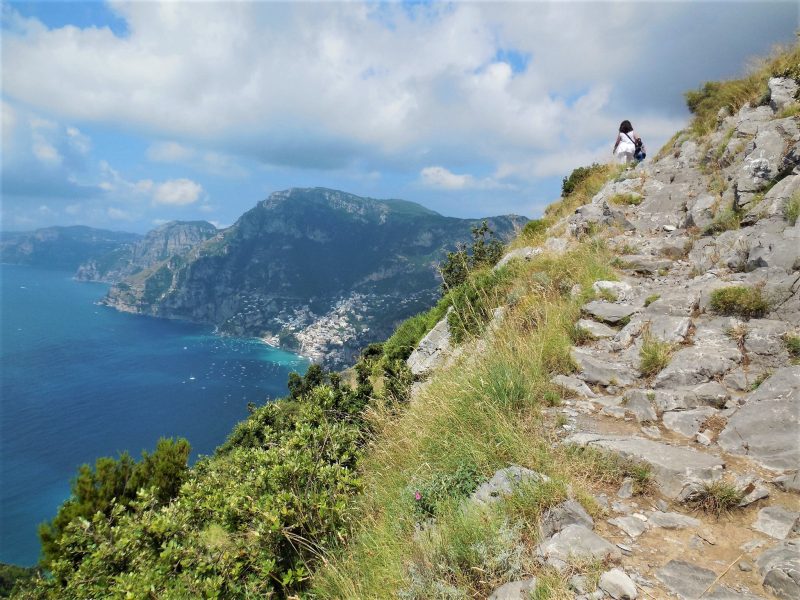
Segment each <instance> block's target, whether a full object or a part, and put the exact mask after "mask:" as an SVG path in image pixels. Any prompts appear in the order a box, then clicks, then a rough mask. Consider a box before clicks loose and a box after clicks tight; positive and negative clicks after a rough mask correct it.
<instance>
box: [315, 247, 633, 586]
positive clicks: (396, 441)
mask: <svg viewBox="0 0 800 600" xmlns="http://www.w3.org/2000/svg"><path fill="white" fill-rule="evenodd" d="M609 261H610V254H609V253H608V252H607V251H606V250H605V248H604V247H603V245H602V244H601V243H599V242H587V243H585V244H583V245H581V246H580V247H579V249H578V250H576V251H574V252H571V253H568V254H566V255H564V256H562V257H559V258H552V257H547V256H546V255H543V256H540V257H538V258H537V259H535V260H533V261H531V262H529V263H523V264H521V265H520V266H519V267H518V269H519V270H518V271H516V272H515V274H514V275H515V283H516V285H517V286H521V287H524V289H523V290H518V292H524V293H522V294H521V295H520V300H519V301H518V302H517V303H516V304H515V305H514V306H513V307H512V308H511V309H510V310H509V314H508V315H507V317H506V321H505V324H504V327H503V328H502V329H501V330H499V331H498V332H497V334H496V335H495V336H494V337H491V338H489V339H488V341H487V342H485V343H486V344H487V347H486V348H485V349H483V350H480V349H476V346H475V345H474V344H475V342H474V341H470V340H467V341H466V342H465V343H466V344H467V349H466V351H465V352H464V353H463V354H462V358H461V359H460V360H459V361H458V362H456V363H455V364H454V365H452V366H450V367H449V368H445V369H443V370H441V371H439V372H438V373H437V374H436V375H435V376H434V378H433V379H432V380H431V382H430V384H429V385H428V386H427V387H426V388H425V389H424V390H423V391H422V392H421V394H420V395H419V396H418V397H417V398H416V400H415V401H414V402H412V403H411V404H410V405H409V406H408V408H407V410H405V411H404V412H403V413H402V414H401V415H400V416H398V415H397V414H396V413H393V412H383V411H380V410H376V411H374V412H373V413H372V417H371V421H372V426H373V429H374V431H375V432H376V437H375V438H374V440H373V443H372V445H371V448H370V449H369V451H368V452H367V457H366V458H365V461H364V463H362V475H363V482H364V488H363V489H364V490H365V491H364V494H363V496H362V497H361V498H360V499H359V500H358V502H357V504H356V506H355V507H354V508H353V511H354V532H353V537H352V538H351V540H352V541H351V543H350V544H349V545H348V546H347V548H346V549H343V550H342V551H340V552H338V553H337V552H335V553H333V554H332V555H331V556H329V557H328V559H327V561H326V563H325V566H324V567H323V568H322V569H321V570H320V571H319V572H318V573H317V575H316V577H315V578H314V581H313V593H314V594H315V595H316V596H317V597H320V598H394V597H401V598H434V597H475V598H478V597H486V596H488V594H489V593H490V592H491V590H492V589H493V588H494V587H495V586H497V585H499V584H501V583H503V582H504V581H507V580H510V579H512V578H515V577H519V576H521V575H523V574H527V573H532V572H536V571H537V567H536V566H535V564H534V561H533V555H532V548H533V545H534V544H535V543H536V535H535V528H536V523H537V521H538V517H539V515H540V514H541V512H542V511H543V510H545V509H546V508H547V507H548V506H550V505H552V504H554V503H557V502H559V501H561V500H563V499H564V498H565V497H566V496H567V489H568V487H569V488H570V489H571V490H572V494H573V495H575V496H576V497H577V498H578V499H579V500H582V501H583V502H584V503H585V505H586V507H587V509H588V510H590V511H595V512H596V511H597V510H598V508H597V507H596V506H595V505H594V504H593V501H592V500H591V497H590V495H589V494H588V493H587V491H586V490H587V489H588V487H587V486H588V485H589V484H591V485H592V486H602V485H604V484H609V485H611V484H613V485H617V484H618V483H619V482H620V481H621V480H622V479H623V478H624V477H625V476H634V477H636V478H637V480H646V479H647V472H646V469H642V468H641V467H640V466H638V465H631V464H625V463H624V462H622V461H620V460H619V459H616V458H614V457H611V456H609V455H606V454H603V453H599V452H594V451H587V450H579V449H575V448H568V447H563V446H553V445H552V444H551V442H552V430H551V428H550V426H548V425H547V420H546V419H544V418H543V416H542V411H541V409H542V408H543V407H544V406H546V405H547V404H548V403H549V402H548V400H547V398H548V397H549V396H550V395H552V394H553V392H554V390H553V388H552V385H551V384H550V378H551V377H552V375H553V374H555V373H568V372H570V371H571V370H572V369H573V365H572V361H571V359H570V355H569V349H570V346H571V339H570V332H571V330H572V325H573V324H574V322H575V321H576V320H577V319H578V317H579V309H580V305H581V303H582V302H583V301H585V300H586V298H587V297H588V295H586V294H584V295H582V296H578V297H571V296H570V294H569V289H570V288H571V287H572V285H573V284H575V283H578V284H580V285H581V286H582V289H584V290H588V289H590V286H591V283H592V282H594V281H596V280H598V279H601V278H608V277H609V276H611V272H610V267H609ZM502 293H503V294H507V293H508V292H507V290H506V289H505V288H504V289H503V290H502ZM492 300H493V301H494V302H495V303H496V305H504V304H505V298H504V297H496V298H493V299H492ZM510 464H517V465H521V466H525V467H528V468H531V469H533V470H535V471H538V472H541V473H545V474H547V475H549V476H550V477H551V481H550V483H548V484H547V485H545V486H542V485H532V486H530V487H527V488H525V489H520V490H518V493H517V494H516V495H515V496H513V497H512V498H511V499H509V500H507V501H504V502H498V503H496V505H495V506H493V507H491V508H489V509H483V510H479V509H477V508H475V507H471V508H466V509H465V508H464V507H465V503H464V500H465V498H466V496H467V495H468V494H469V493H470V490H472V489H474V487H475V485H476V484H477V482H478V481H480V480H484V479H486V478H488V477H489V476H491V474H492V473H493V472H494V471H495V470H496V469H499V468H502V467H506V466H508V465H510ZM442 482H447V485H443V484H442ZM421 504H424V505H425V510H424V511H421V510H420V505H421ZM431 516H433V517H435V519H436V521H435V526H433V525H430V523H429V521H428V519H429V518H430V517H431ZM501 540H502V541H503V543H502V544H499V545H498V541H501Z"/></svg>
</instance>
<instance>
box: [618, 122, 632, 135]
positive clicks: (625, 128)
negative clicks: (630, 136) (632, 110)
mask: <svg viewBox="0 0 800 600" xmlns="http://www.w3.org/2000/svg"><path fill="white" fill-rule="evenodd" d="M631 131H633V125H631V122H630V121H623V122H622V123H620V124H619V132H620V133H630V132H631Z"/></svg>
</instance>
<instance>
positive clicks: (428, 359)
mask: <svg viewBox="0 0 800 600" xmlns="http://www.w3.org/2000/svg"><path fill="white" fill-rule="evenodd" d="M450 351H451V344H450V326H449V325H448V324H447V317H445V318H444V319H442V320H441V321H439V322H438V323H437V324H436V325H435V326H434V328H433V329H431V330H430V331H429V332H428V334H427V335H426V336H425V337H424V338H422V340H421V341H420V343H419V345H418V346H417V347H416V348H415V349H414V351H413V352H412V353H411V356H409V357H408V360H407V361H406V364H407V365H408V368H409V369H411V373H412V374H413V375H415V376H417V377H421V376H424V375H427V374H428V373H430V372H431V371H433V370H434V369H435V368H436V367H438V366H439V365H440V364H442V362H443V361H444V360H445V359H446V358H447V356H448V354H450Z"/></svg>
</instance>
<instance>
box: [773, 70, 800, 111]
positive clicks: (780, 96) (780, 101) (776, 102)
mask: <svg viewBox="0 0 800 600" xmlns="http://www.w3.org/2000/svg"><path fill="white" fill-rule="evenodd" d="M768 85H769V106H770V108H772V110H774V111H775V112H779V111H781V110H783V109H784V108H786V107H788V106H791V105H792V104H794V103H795V102H797V100H796V97H797V89H798V85H797V82H796V81H795V80H794V79H792V78H791V77H771V78H770V80H769V82H768Z"/></svg>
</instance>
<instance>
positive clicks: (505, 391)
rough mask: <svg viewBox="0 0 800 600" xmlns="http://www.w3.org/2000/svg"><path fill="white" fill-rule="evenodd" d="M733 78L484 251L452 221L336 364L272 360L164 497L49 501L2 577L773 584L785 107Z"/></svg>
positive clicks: (790, 334) (742, 588)
mask: <svg viewBox="0 0 800 600" xmlns="http://www.w3.org/2000/svg"><path fill="white" fill-rule="evenodd" d="M796 53H797V49H796V48H793V49H791V50H789V51H788V52H787V53H786V55H785V56H783V57H781V56H779V57H777V58H775V59H774V60H773V62H772V63H770V64H773V65H777V66H775V67H774V69H779V68H780V66H781V65H783V64H784V61H785V60H790V58H786V56H788V57H791V56H796ZM770 68H773V67H770ZM766 72H767V73H768V74H771V75H781V74H783V72H782V71H781V72H780V73H778V72H771V71H766ZM792 77H794V78H795V79H797V76H795V75H792ZM792 82H793V80H792V79H789V80H787V81H783V82H778V83H781V85H783V84H786V85H788V86H789V87H791V84H792ZM729 83H730V82H729ZM796 83H800V81H797V82H796ZM725 85H728V84H725ZM731 85H732V84H731ZM742 85H745V84H742ZM748 85H749V84H748ZM771 85H772V88H775V89H777V84H776V83H775V82H773V83H772V84H771ZM772 88H770V89H772ZM796 89H797V88H795V90H796ZM708 94H712V92H708ZM776 97H777V94H773V96H772V97H766V98H765V99H764V100H765V102H773V103H776ZM709 102H710V100H709ZM718 102H722V101H719V100H718V99H717V100H714V103H718ZM738 102H739V100H738V96H737V97H736V99H734V100H730V101H727V100H726V101H724V102H722V104H723V105H725V106H726V107H727V108H728V110H729V112H730V113H731V114H730V115H728V116H727V117H725V116H724V115H719V116H717V114H716V113H715V115H714V119H715V121H714V125H713V127H711V128H710V129H706V126H705V125H704V124H703V123H701V121H703V120H704V119H706V118H707V114H706V113H707V112H708V111H709V110H712V109H711V108H709V107H708V106H706V105H704V107H703V108H700V107H699V104H697V103H693V102H692V101H691V100H690V102H689V104H690V107H692V108H693V109H694V110H696V111H697V112H696V119H695V121H694V122H693V125H692V126H691V127H690V128H689V130H687V131H685V132H681V133H680V134H679V135H677V136H676V137H675V139H674V140H673V142H671V144H670V145H669V147H668V148H667V149H665V151H664V152H663V153H662V157H661V158H660V159H659V160H658V161H657V162H655V163H654V164H645V165H640V166H637V167H636V168H630V169H624V168H621V167H613V166H606V165H592V166H588V167H585V168H582V169H578V170H576V171H575V172H573V173H572V174H570V175H569V176H568V177H565V180H564V186H563V189H562V192H563V197H562V198H560V199H559V200H558V201H557V202H555V203H554V204H553V205H551V206H550V207H549V208H548V209H547V210H546V211H545V214H544V216H543V218H542V219H540V220H537V221H532V222H530V223H528V224H527V225H526V226H525V228H524V229H523V231H522V232H521V233H520V235H519V236H518V238H517V239H516V240H514V241H513V242H512V243H511V244H510V245H509V247H508V248H506V251H507V252H508V254H507V255H506V256H505V257H503V258H502V259H501V260H500V261H499V262H498V260H497V259H498V258H500V254H501V253H499V252H496V251H495V249H494V246H493V245H492V244H491V240H490V238H489V237H487V234H488V232H487V231H485V230H482V229H481V228H480V227H476V228H475V229H474V230H473V240H472V243H471V245H470V246H463V247H461V248H459V249H457V251H455V252H451V253H450V254H449V255H448V258H447V260H446V261H445V262H444V263H443V264H442V265H441V269H442V271H443V273H445V274H446V278H445V280H446V281H448V282H449V283H448V285H445V286H444V287H443V289H442V290H441V291H442V295H441V298H440V300H439V302H438V303H437V304H436V305H435V306H434V307H432V308H431V309H429V310H428V311H427V312H425V313H422V314H420V315H417V316H415V317H412V318H411V319H409V320H407V321H406V322H404V323H403V324H402V325H400V327H398V328H397V330H396V331H395V333H394V335H392V336H391V337H390V338H389V339H388V340H387V341H386V342H385V343H383V344H373V345H370V346H369V347H367V348H366V349H365V350H364V351H363V352H362V354H361V356H360V359H359V360H358V362H357V363H356V365H355V367H354V369H353V370H352V372H346V373H344V374H337V373H330V372H326V371H324V370H323V369H321V368H319V367H312V368H310V369H309V371H308V372H307V373H306V374H305V375H304V376H302V377H301V376H299V375H293V376H292V377H291V378H290V380H289V390H290V394H289V396H288V397H287V398H285V399H282V400H280V401H277V402H275V403H272V404H269V405H267V406H263V407H258V408H254V410H253V412H252V414H251V415H250V417H249V418H248V419H247V420H245V421H243V422H242V423H240V424H239V425H238V426H237V427H236V428H235V430H234V431H233V432H232V433H231V435H230V436H229V438H228V440H227V441H226V442H225V443H224V444H223V445H222V446H221V447H220V448H219V449H218V450H217V452H216V453H215V454H214V455H213V456H211V457H207V458H204V459H203V460H201V461H200V462H199V463H198V464H197V465H195V466H194V467H192V468H190V469H188V470H186V471H185V472H184V471H182V470H179V471H180V473H181V477H182V478H184V479H183V483H182V484H181V486H180V489H178V490H169V491H168V492H167V493H166V496H167V497H166V498H165V494H164V493H163V490H164V488H163V485H161V484H159V483H158V481H157V480H155V479H153V480H147V479H146V483H145V484H144V485H143V486H141V487H140V488H139V489H138V490H137V494H136V496H135V497H132V498H131V497H129V496H126V499H125V500H124V501H118V500H114V499H113V498H110V497H108V496H107V495H106V496H103V495H101V497H100V500H99V503H100V504H99V505H96V510H95V512H94V514H93V515H87V514H80V515H78V516H76V517H75V518H74V519H70V520H69V522H64V521H65V519H63V518H62V519H59V517H56V521H55V522H54V523H53V527H51V528H45V531H49V532H50V538H49V540H48V542H49V544H48V549H47V556H46V562H45V565H44V566H46V567H47V568H48V569H49V570H50V573H51V574H50V576H46V577H41V578H36V579H34V580H33V581H31V582H29V583H28V584H26V586H25V588H24V589H23V590H22V591H20V592H18V593H17V595H16V597H18V598H100V597H102V598H269V597H275V598H300V597H303V598H330V599H334V598H336V599H348V600H349V599H362V598H363V599H373V598H375V599H382V598H403V599H419V600H422V599H455V598H459V599H461V598H476V599H477V598H487V597H490V598H493V599H500V598H504V599H507V600H508V599H511V598H515V599H522V598H536V599H540V600H541V599H545V598H553V599H560V598H575V597H582V598H589V597H594V598H604V597H615V598H623V597H627V598H635V597H637V595H638V593H640V592H641V593H642V594H643V595H647V596H648V597H656V598H663V597H668V596H670V595H680V596H682V597H703V596H705V595H706V594H707V593H708V596H709V597H718V598H722V597H725V598H729V597H742V598H752V597H765V596H769V597H773V596H774V597H777V598H781V599H788V598H793V597H796V592H800V585H798V584H797V583H796V582H795V580H793V579H792V576H791V573H796V571H797V568H796V566H793V565H797V564H800V555H799V554H798V548H797V542H796V533H795V532H796V530H797V529H796V525H795V524H796V523H797V522H798V518H800V502H798V499H797V491H798V489H800V486H799V485H798V482H797V474H796V466H797V462H798V459H800V452H798V451H797V449H796V448H795V447H796V439H797V437H798V435H800V430H799V429H798V427H800V426H799V425H798V414H797V413H798V412H800V411H798V400H797V399H798V398H800V366H797V365H796V362H797V347H798V344H797V340H798V339H800V337H799V336H800V330H798V325H797V323H798V320H800V297H798V289H800V274H798V272H797V271H798V268H800V264H798V263H797V262H796V258H797V253H796V247H797V246H796V242H797V240H798V239H800V227H799V226H798V225H797V224H796V219H795V221H792V220H791V215H792V211H793V210H794V209H792V206H793V203H796V202H797V198H798V193H800V153H798V152H796V148H797V147H798V144H800V129H798V120H800V119H798V117H797V116H796V113H795V114H787V113H791V110H790V109H791V107H792V106H796V105H797V102H796V97H790V98H788V99H786V100H785V104H783V105H776V106H769V105H767V104H763V103H762V104H761V105H760V106H746V105H740V106H737V104H738ZM709 106H710V105H709ZM721 107H722V106H720V107H718V108H717V112H718V109H719V108H721ZM734 113H735V114H734ZM731 128H732V129H733V132H732V133H728V131H729V129H731ZM776 136H777V137H776ZM775 139H779V140H780V144H777V143H776V144H772V145H771V146H770V145H769V143H771V142H770V140H775ZM723 142H724V145H725V148H724V149H723V151H722V152H718V148H719V146H720V145H721V144H722V143H723ZM740 142H744V143H741V144H740ZM768 142H769V143H768ZM740 145H741V147H740ZM770 148H772V149H770ZM762 150H763V152H764V153H765V154H768V153H772V154H769V164H776V165H778V166H777V167H776V168H775V169H774V170H768V171H764V170H763V169H762V170H758V171H757V173H756V175H753V174H752V173H749V174H747V176H746V177H745V176H744V175H742V171H743V165H750V164H752V163H753V161H748V157H751V155H752V153H753V152H755V151H759V152H760V151H762ZM759 164H760V163H759ZM618 197H624V198H630V197H636V198H638V199H639V201H638V202H627V201H624V202H619V203H617V202H615V201H614V200H613V199H614V198H618ZM725 211H730V212H732V213H734V214H735V215H736V223H735V225H733V226H731V227H722V226H721V225H720V226H717V225H719V224H720V223H721V222H722V221H721V219H722V216H723V215H724V213H725ZM787 215H789V216H788V217H787ZM795 216H796V215H795ZM437 329H438V330H439V331H440V333H441V332H442V331H444V332H446V335H444V334H442V335H440V336H439V337H438V338H437V339H438V340H439V342H437V343H439V346H437V347H436V352H440V354H436V353H435V352H434V353H433V354H432V355H435V356H438V358H437V364H436V366H435V367H432V368H430V369H428V370H426V371H425V372H422V371H420V370H419V369H418V367H417V365H418V364H419V361H418V360H417V358H418V357H416V356H415V354H418V353H419V351H420V350H421V349H422V348H424V347H427V348H429V349H430V347H431V345H432V344H433V343H434V342H433V341H432V339H431V336H433V335H434V333H436V331H437ZM428 334H430V335H428ZM415 349H418V350H417V352H414V351H415ZM793 440H794V441H793ZM146 459H147V457H145V458H144V460H145V461H146ZM151 462H152V458H151ZM178 462H179V461H178ZM793 468H794V469H795V470H794V471H792V469H793ZM87 469H88V468H87ZM140 470H141V471H142V472H145V471H146V472H148V473H151V472H153V471H152V470H149V471H148V470H147V469H140ZM83 475H85V479H87V480H90V481H94V483H95V484H96V485H97V486H99V487H100V488H102V487H103V480H104V479H105V477H104V476H103V475H102V474H101V473H100V469H99V467H98V469H96V470H95V472H94V474H92V472H91V470H90V469H89V470H88V471H87V470H84V472H83ZM92 475H93V477H94V479H93V478H92ZM159 490H161V491H162V493H161V495H159ZM90 496H91V497H92V498H95V497H96V496H95V495H90ZM69 507H70V504H69V502H68V503H67V505H65V507H63V508H62V511H67V512H68V511H69V510H70V508H69ZM565 548H566V550H565ZM743 559H744V564H743V565H742V566H741V567H740V568H736V567H734V565H735V564H737V562H739V561H742V560H743ZM748 561H749V562H748ZM731 567H733V568H731ZM793 569H794V570H793ZM687 586H688V587H687ZM793 586H794V587H793ZM592 594H593V595H592Z"/></svg>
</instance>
